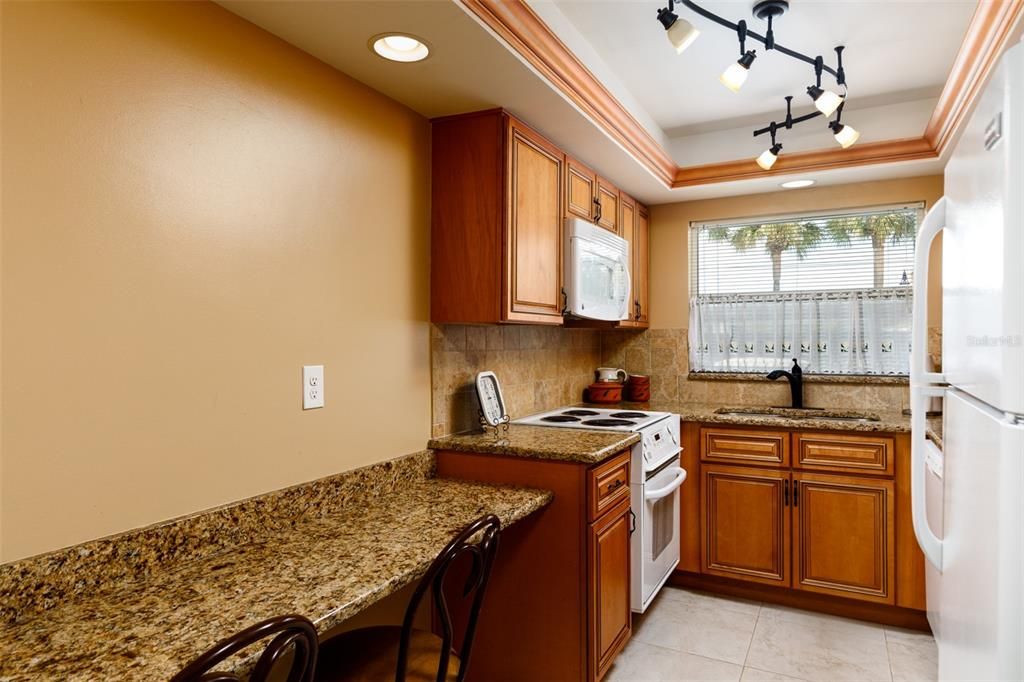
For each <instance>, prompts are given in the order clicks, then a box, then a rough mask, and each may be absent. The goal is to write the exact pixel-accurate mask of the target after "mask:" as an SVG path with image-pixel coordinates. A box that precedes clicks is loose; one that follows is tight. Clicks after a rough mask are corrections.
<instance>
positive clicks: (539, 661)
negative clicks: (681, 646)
mask: <svg viewBox="0 0 1024 682" xmlns="http://www.w3.org/2000/svg"><path fill="white" fill-rule="evenodd" d="M435 454H436V460H437V475H438V476H439V477H441V478H459V479H468V480H473V481H482V482H485V483H493V484H505V485H508V484H511V485H519V486H526V487H530V488H541V489H544V490H550V491H551V492H552V493H554V499H553V500H552V501H551V503H550V504H548V505H547V506H546V507H544V509H542V510H540V511H539V512H537V513H536V514H533V515H531V516H530V517H529V518H526V519H523V520H522V521H521V522H519V523H517V524H515V525H513V526H510V527H509V528H506V529H502V534H501V539H500V542H499V548H498V554H497V558H496V559H495V563H494V569H493V572H492V573H491V579H490V583H489V584H488V587H487V594H486V596H485V597H484V605H483V609H482V610H481V612H480V621H479V625H478V627H477V632H476V638H475V639H474V641H473V655H472V659H471V661H470V665H469V668H468V674H467V677H466V682H521V681H522V680H558V681H559V682H562V681H564V682H598V681H599V680H601V678H602V677H604V675H605V673H607V671H608V669H609V668H610V667H611V665H612V663H613V662H614V660H615V657H616V656H618V654H619V652H620V651H621V650H622V648H623V647H624V646H625V645H626V642H627V641H629V637H630V635H631V633H632V625H631V619H632V612H631V609H630V584H629V581H630V570H631V564H630V542H631V538H630V528H631V527H632V525H633V524H632V518H631V510H630V492H629V474H630V466H629V458H630V452H629V450H626V451H624V452H621V453H619V454H618V455H616V456H614V457H611V458H609V459H606V460H605V461H604V462H601V463H600V464H597V465H595V466H587V465H586V464H582V463H575V462H565V461H561V460H546V459H531V458H528V457H505V456H500V455H491V454H484V453H471V452H454V451H451V450H437V451H436V453H435Z"/></svg>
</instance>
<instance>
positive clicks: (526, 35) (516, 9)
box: [459, 0, 677, 185]
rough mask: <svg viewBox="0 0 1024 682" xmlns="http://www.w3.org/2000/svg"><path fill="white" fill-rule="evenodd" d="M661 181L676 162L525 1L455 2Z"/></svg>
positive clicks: (670, 174)
mask: <svg viewBox="0 0 1024 682" xmlns="http://www.w3.org/2000/svg"><path fill="white" fill-rule="evenodd" d="M459 1H460V3H461V4H462V6H463V7H465V8H466V9H467V10H469V11H470V12H471V13H472V14H473V15H474V16H476V17H477V18H478V19H479V20H480V21H482V22H483V23H484V24H485V25H486V26H487V27H488V28H490V29H491V30H492V31H494V32H495V33H496V34H498V36H499V37H501V38H502V39H503V40H505V42H507V43H508V44H509V45H510V46H511V47H512V49H513V50H515V51H516V52H517V53H518V54H519V56H520V57H522V58H523V59H525V60H526V62H527V63H528V64H529V65H530V66H532V67H533V68H534V69H536V70H537V71H538V72H540V74H541V75H542V76H544V77H545V78H547V79H548V81H550V82H551V83H552V84H553V85H554V86H555V87H556V88H558V90H560V91H561V92H562V94H563V95H565V96H566V97H567V98H568V99H569V101H571V102H572V103H573V104H575V105H576V106H577V107H578V108H579V109H580V110H581V111H583V112H584V113H585V114H586V115H587V116H589V117H590V118H591V120H593V121H594V122H595V123H597V124H598V125H600V126H601V128H602V129H603V130H604V131H605V132H606V133H607V134H608V135H610V136H611V137H612V139H614V140H615V141H616V142H618V143H619V144H620V145H622V146H623V147H624V148H625V149H626V150H627V151H628V152H630V153H631V154H632V155H633V156H634V157H635V158H636V159H637V160H639V161H640V162H641V163H642V164H643V165H644V166H646V167H647V169H648V170H649V171H650V172H651V173H653V174H654V176H655V177H657V178H658V179H659V180H661V181H662V182H663V183H665V185H670V184H671V182H672V179H673V178H674V177H675V174H676V170H677V167H676V163H675V162H674V161H673V160H672V158H671V157H670V156H669V155H668V153H667V152H666V151H665V149H664V147H662V146H661V145H660V144H659V143H658V141H657V140H655V139H654V137H653V136H652V135H651V134H650V133H649V132H647V130H645V129H644V127H643V126H642V125H640V122H639V121H637V120H636V119H635V118H634V117H633V115H632V114H630V113H629V112H628V111H627V110H626V108H625V107H623V106H622V104H621V103H620V102H619V101H618V100H617V99H616V98H615V96H614V95H612V93H611V92H609V91H608V89H607V88H606V87H605V86H604V85H603V84H602V83H601V81H599V80H598V79H597V78H596V77H595V76H594V74H593V73H591V72H590V70H589V69H587V67H586V66H584V65H583V62H581V61H580V60H579V59H578V58H577V57H576V55H575V54H573V52H572V51H571V50H570V49H569V48H568V47H566V46H565V44H564V43H563V42H562V41H561V40H560V39H559V38H558V36H556V35H555V34H554V33H552V32H551V29H550V28H548V25H547V24H545V23H544V22H543V20H541V18H540V17H538V16H537V15H536V13H534V11H533V10H532V9H530V6H529V5H527V4H526V2H524V0H459Z"/></svg>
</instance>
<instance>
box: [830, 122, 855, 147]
mask: <svg viewBox="0 0 1024 682" xmlns="http://www.w3.org/2000/svg"><path fill="white" fill-rule="evenodd" d="M828 127H829V128H831V129H832V134H833V136H834V137H835V138H836V142H838V143H839V146H841V147H842V148H843V149H846V148H847V147H850V146H852V145H853V143H854V142H856V141H857V140H858V139H860V133H859V132H857V131H856V130H855V129H854V128H853V126H851V125H847V124H845V123H840V122H839V121H833V122H832V123H829V124H828Z"/></svg>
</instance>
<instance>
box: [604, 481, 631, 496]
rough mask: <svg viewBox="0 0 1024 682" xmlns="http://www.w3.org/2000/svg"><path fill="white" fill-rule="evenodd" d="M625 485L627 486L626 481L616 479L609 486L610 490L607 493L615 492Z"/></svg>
mask: <svg viewBox="0 0 1024 682" xmlns="http://www.w3.org/2000/svg"><path fill="white" fill-rule="evenodd" d="M624 485H626V482H625V481H623V480H622V479H621V478H616V479H615V480H614V481H612V482H611V483H609V484H608V489H607V490H606V491H605V492H609V493H611V492H615V491H616V490H618V489H619V488H621V487H622V486H624Z"/></svg>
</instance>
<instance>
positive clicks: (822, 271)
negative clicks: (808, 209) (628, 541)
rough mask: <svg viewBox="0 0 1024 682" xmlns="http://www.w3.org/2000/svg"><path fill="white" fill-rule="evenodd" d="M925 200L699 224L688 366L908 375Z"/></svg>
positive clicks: (693, 230) (693, 232) (694, 229)
mask: <svg viewBox="0 0 1024 682" xmlns="http://www.w3.org/2000/svg"><path fill="white" fill-rule="evenodd" d="M923 208H924V206H923V204H911V205H899V206H886V207H877V208H873V209H866V210H860V211H853V212H850V211H847V212H826V213H811V214H799V215H788V216H772V217H768V218H752V219H745V220H728V221H718V222H702V223H692V224H691V225H690V291H691V294H692V297H691V300H690V331H689V335H690V338H689V341H690V350H689V354H690V368H691V371H692V372H695V373H709V374H713V373H721V372H725V373H730V374H744V373H749V374H765V373H767V372H769V371H771V370H773V369H778V368H782V367H786V366H788V363H789V362H790V360H791V359H792V358H797V359H798V360H799V362H800V364H801V366H802V367H803V368H804V371H805V372H807V373H809V374H826V375H836V376H888V377H903V376H906V375H907V374H908V373H909V367H910V334H911V307H912V304H913V298H912V296H913V294H912V283H913V276H914V272H913V260H914V239H915V235H916V233H917V226H918V223H919V221H920V217H921V214H922V211H923Z"/></svg>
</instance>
